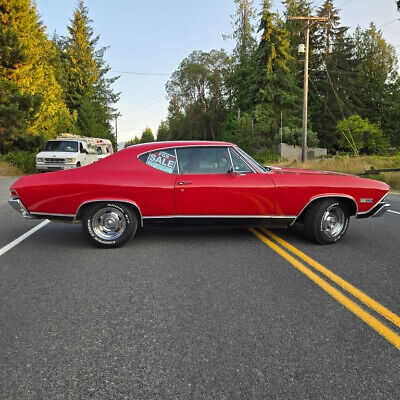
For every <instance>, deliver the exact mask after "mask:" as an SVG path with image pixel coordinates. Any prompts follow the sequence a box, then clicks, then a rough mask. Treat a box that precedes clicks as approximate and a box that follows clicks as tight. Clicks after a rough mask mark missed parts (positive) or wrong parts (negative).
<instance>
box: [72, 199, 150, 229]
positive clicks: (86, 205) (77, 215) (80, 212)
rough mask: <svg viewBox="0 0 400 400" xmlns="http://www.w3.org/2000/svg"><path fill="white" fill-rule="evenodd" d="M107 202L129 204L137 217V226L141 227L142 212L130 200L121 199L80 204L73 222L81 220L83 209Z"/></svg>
mask: <svg viewBox="0 0 400 400" xmlns="http://www.w3.org/2000/svg"><path fill="white" fill-rule="evenodd" d="M107 202H115V203H124V204H129V205H130V206H132V207H133V208H134V210H135V212H136V213H137V215H138V218H139V225H140V226H143V215H142V211H141V210H140V208H139V206H138V205H137V204H136V203H135V202H134V201H131V200H123V199H94V200H88V201H84V202H83V203H81V204H80V206H79V207H78V210H77V211H76V213H75V218H74V221H79V220H81V218H82V215H83V213H84V211H85V209H86V208H87V207H89V206H90V205H93V204H95V203H107Z"/></svg>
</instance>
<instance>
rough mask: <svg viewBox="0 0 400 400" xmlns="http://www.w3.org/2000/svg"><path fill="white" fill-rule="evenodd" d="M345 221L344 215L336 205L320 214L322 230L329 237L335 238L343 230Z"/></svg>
mask: <svg viewBox="0 0 400 400" xmlns="http://www.w3.org/2000/svg"><path fill="white" fill-rule="evenodd" d="M345 223H346V216H345V214H344V212H343V210H342V209H341V208H340V207H338V206H333V207H332V208H330V209H329V210H327V211H325V213H324V215H323V216H322V230H323V231H324V233H325V234H326V235H327V236H329V237H331V238H335V237H337V236H339V235H340V234H341V233H342V232H343V229H344V226H345Z"/></svg>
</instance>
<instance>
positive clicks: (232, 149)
mask: <svg viewBox="0 0 400 400" xmlns="http://www.w3.org/2000/svg"><path fill="white" fill-rule="evenodd" d="M228 151H229V156H230V157H231V162H232V168H234V167H233V160H232V156H231V155H230V152H231V151H233V152H234V153H235V154H236V155H237V156H238V157H239V158H240V159H241V160H242V161H243V162H244V163H245V164H246V165H247V166H248V167H249V168H250V169H251V170H252V171H253V173H254V174H258V173H259V172H258V170H256V169H255V168H254V166H253V165H252V164H250V162H249V161H248V160H247V159H245V158H244V157H243V156H242V155H241V154H240V153H239V152H238V151H236V150H235V148H234V147H233V146H231V147H229V148H228ZM234 171H235V170H234ZM235 172H239V173H245V174H248V173H249V172H248V171H235Z"/></svg>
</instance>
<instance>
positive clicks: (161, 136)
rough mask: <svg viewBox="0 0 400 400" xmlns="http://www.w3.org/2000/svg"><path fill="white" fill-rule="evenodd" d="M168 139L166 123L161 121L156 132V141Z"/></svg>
mask: <svg viewBox="0 0 400 400" xmlns="http://www.w3.org/2000/svg"><path fill="white" fill-rule="evenodd" d="M168 139H169V126H168V122H166V121H161V123H160V126H159V127H158V130H157V141H159V142H162V141H165V140H168Z"/></svg>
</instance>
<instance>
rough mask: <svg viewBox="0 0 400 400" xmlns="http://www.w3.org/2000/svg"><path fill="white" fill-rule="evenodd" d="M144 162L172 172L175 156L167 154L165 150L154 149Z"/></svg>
mask: <svg viewBox="0 0 400 400" xmlns="http://www.w3.org/2000/svg"><path fill="white" fill-rule="evenodd" d="M146 164H148V165H150V166H151V167H153V168H156V169H159V170H160V171H164V172H168V173H169V174H172V173H173V171H174V168H175V165H176V157H175V155H172V154H168V153H166V152H165V151H155V152H154V153H150V154H149V157H148V158H147V163H146Z"/></svg>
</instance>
